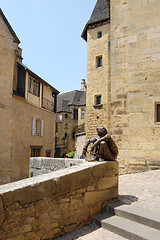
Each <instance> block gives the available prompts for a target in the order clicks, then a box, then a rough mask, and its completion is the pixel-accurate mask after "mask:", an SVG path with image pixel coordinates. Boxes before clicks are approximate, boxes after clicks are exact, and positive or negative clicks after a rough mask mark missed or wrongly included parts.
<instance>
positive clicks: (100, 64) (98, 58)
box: [97, 56, 102, 67]
mask: <svg viewBox="0 0 160 240" xmlns="http://www.w3.org/2000/svg"><path fill="white" fill-rule="evenodd" d="M97 67H102V56H100V57H97Z"/></svg>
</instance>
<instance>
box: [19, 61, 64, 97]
mask: <svg viewBox="0 0 160 240" xmlns="http://www.w3.org/2000/svg"><path fill="white" fill-rule="evenodd" d="M18 64H19V65H21V66H22V67H23V68H25V70H26V71H27V72H29V73H30V74H32V75H33V76H34V77H35V78H38V79H39V81H40V82H42V83H44V84H45V85H47V86H49V87H50V88H51V89H52V90H53V92H54V93H56V94H58V93H59V91H58V90H57V89H56V88H54V87H53V86H52V85H50V84H49V83H47V82H46V81H45V80H43V79H42V78H41V77H39V76H38V75H37V74H36V73H34V72H33V71H32V70H30V69H29V68H28V67H27V66H26V65H24V64H23V63H18Z"/></svg>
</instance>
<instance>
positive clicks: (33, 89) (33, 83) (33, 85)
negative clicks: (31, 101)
mask: <svg viewBox="0 0 160 240" xmlns="http://www.w3.org/2000/svg"><path fill="white" fill-rule="evenodd" d="M39 89H40V82H39V81H38V80H37V79H36V78H34V77H33V76H31V75H29V86H28V91H29V92H30V93H32V94H34V95H36V96H37V97H39Z"/></svg>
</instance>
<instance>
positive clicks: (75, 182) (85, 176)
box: [56, 169, 93, 193]
mask: <svg viewBox="0 0 160 240" xmlns="http://www.w3.org/2000/svg"><path fill="white" fill-rule="evenodd" d="M92 180H93V179H92V175H91V170H90V169H86V170H85V171H79V172H75V173H72V174H68V175H66V176H63V177H60V178H59V179H58V181H57V183H56V184H57V190H58V192H64V193H66V192H69V191H72V189H78V188H83V187H86V186H87V184H90V183H91V182H92Z"/></svg>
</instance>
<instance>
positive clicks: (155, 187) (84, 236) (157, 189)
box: [57, 170, 160, 240]
mask: <svg viewBox="0 0 160 240" xmlns="http://www.w3.org/2000/svg"><path fill="white" fill-rule="evenodd" d="M119 198H120V200H122V201H125V202H126V203H127V204H133V206H137V207H142V208H145V209H150V210H153V211H155V212H160V170H154V171H149V172H143V173H134V174H126V175H121V176H120V177H119ZM57 239H58V240H72V239H73V240H74V239H78V240H104V239H105V240H123V239H125V238H122V237H120V236H118V235H116V234H114V233H111V232H110V231H107V230H105V229H103V228H99V227H98V226H96V225H95V224H94V223H92V224H90V225H88V226H85V227H83V228H81V229H78V230H76V231H74V232H73V233H70V234H67V235H65V236H63V237H60V238H57Z"/></svg>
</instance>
